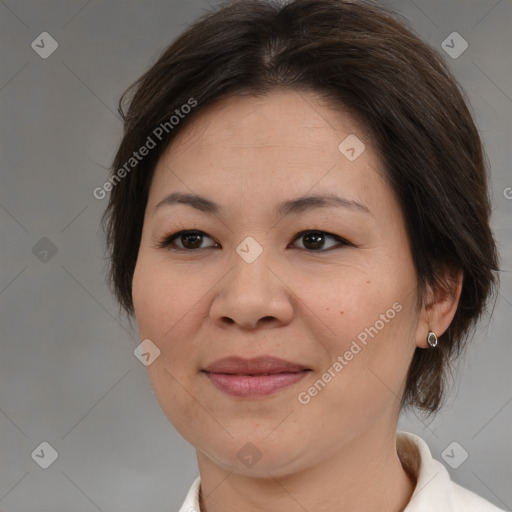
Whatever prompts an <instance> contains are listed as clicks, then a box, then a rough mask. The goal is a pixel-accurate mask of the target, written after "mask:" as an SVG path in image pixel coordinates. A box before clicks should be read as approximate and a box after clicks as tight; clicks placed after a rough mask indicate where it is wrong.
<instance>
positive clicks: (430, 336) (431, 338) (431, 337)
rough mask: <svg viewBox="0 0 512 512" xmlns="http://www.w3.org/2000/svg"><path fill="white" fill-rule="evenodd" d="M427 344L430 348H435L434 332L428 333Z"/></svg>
mask: <svg viewBox="0 0 512 512" xmlns="http://www.w3.org/2000/svg"><path fill="white" fill-rule="evenodd" d="M427 342H428V344H429V345H430V346H431V347H432V348H435V347H437V335H436V333H435V332H434V331H429V332H428V336H427Z"/></svg>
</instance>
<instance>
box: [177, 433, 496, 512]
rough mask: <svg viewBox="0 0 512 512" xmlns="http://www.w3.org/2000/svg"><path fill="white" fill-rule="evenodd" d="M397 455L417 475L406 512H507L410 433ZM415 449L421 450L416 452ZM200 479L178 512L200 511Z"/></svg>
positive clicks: (398, 440) (400, 436) (400, 442)
mask: <svg viewBox="0 0 512 512" xmlns="http://www.w3.org/2000/svg"><path fill="white" fill-rule="evenodd" d="M396 445H397V452H398V455H399V457H400V460H401V461H402V464H406V465H407V464H408V462H407V460H405V459H406V458H407V459H408V460H409V462H410V463H411V464H412V465H413V466H414V465H416V467H415V468H414V467H412V468H411V469H412V471H413V473H414V474H415V475H416V487H415V489H414V492H413V494H412V496H411V499H410V500H409V503H408V505H407V507H406V508H405V510H404V512H504V510H503V509H500V508H498V507H496V506H494V505H493V504H492V503H490V502H489V501H487V500H485V499H484V498H482V497H480V496H478V494H475V493H474V492H472V491H470V490H468V489H466V488H464V487H462V486H461V485H459V484H457V483H455V482H454V481H453V480H451V478H450V474H449V473H448V471H447V469H446V468H445V466H444V465H443V464H442V463H441V462H439V461H438V460H435V459H434V458H432V454H431V453H430V449H429V447H428V445H427V443H426V442H425V441H423V439H421V437H418V436H416V435H414V434H411V433H409V432H400V431H398V432H397V435H396ZM414 446H416V447H417V449H418V451H417V452H416V451H415V450H414ZM200 483H201V479H200V477H197V478H196V479H195V480H194V483H193V484H192V487H190V490H189V491H188V494H187V497H186V498H185V502H184V503H183V505H182V506H181V508H180V510H179V512H200V508H199V498H198V493H199V484H200Z"/></svg>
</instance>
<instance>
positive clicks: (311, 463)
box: [104, 0, 499, 512]
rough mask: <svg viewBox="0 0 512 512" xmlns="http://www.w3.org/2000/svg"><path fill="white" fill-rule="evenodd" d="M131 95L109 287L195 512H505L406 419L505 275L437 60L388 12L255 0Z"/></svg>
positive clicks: (192, 34)
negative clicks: (187, 466)
mask: <svg viewBox="0 0 512 512" xmlns="http://www.w3.org/2000/svg"><path fill="white" fill-rule="evenodd" d="M130 91H132V92H133V95H132V97H131V101H130V105H129V109H128V110H127V112H126V113H124V111H123V107H122V104H123V100H124V99H125V96H124V95H123V98H122V99H121V102H120V110H121V112H122V113H123V115H124V118H125V132H124V137H123V140H122V142H121V144H120V146H119V149H118V151H117V154H116V157H115V161H114V165H113V174H112V178H111V183H112V187H111V188H112V192H111V196H110V202H109V205H108V208H107V210H106V212H105V217H104V220H105V221H106V225H107V241H108V244H109V248H110V251H111V256H112V266H111V270H110V279H111V281H110V282H111V285H112V288H113V291H114V293H115V294H116V296H117V298H118V300H119V303H120V305H121V306H122V307H123V308H124V309H125V310H126V312H127V313H128V314H129V315H134V316H135V318H136V320H137V324H138V328H139V334H140V339H141V340H144V341H143V344H142V346H143V349H144V354H145V357H146V362H147V370H148V372H149V378H150V381H151V385H152V387H153V389H154V392H155V395H156V397H157V399H158V402H159V404H160V406H161V407H162V410H163V411H164V413H165V414H166V415H167V417H168V418H169V420H170V422H171V423H172V424H173V425H174V426H175V428H176V429H177V430H178V432H180V434H181V435H182V436H183V437H184V438H185V439H186V440H187V441H188V442H190V443H191V444H192V445H193V446H194V447H195V448H196V452H197V460H198V466H199V475H200V476H199V477H198V478H197V479H196V480H195V482H194V483H193V485H192V487H191V489H190V492H189V494H188V496H187V498H186V500H185V503H184V504H183V507H182V508H181V511H182V512H185V511H192V510H201V511H202V512H204V511H207V512H217V511H221V510H222V511H223V512H226V511H229V510H261V511H274V510H281V509H287V510H309V511H312V510H315V511H325V512H327V511H334V510H336V511H339V510H340V509H341V508H342V509H343V510H344V511H345V512H352V511H359V512H360V511H365V512H371V511H377V510H378V511H380V512H395V511H398V510H400V511H402V510H406V511H407V512H414V511H420V510H421V511H434V510H436V511H440V510H442V511H456V510H457V511H458V510H464V511H466V512H468V511H478V512H483V511H497V510H499V509H497V508H496V507H495V506H494V505H492V504H491V503H489V502H487V501H485V500H484V499H483V498H481V497H479V496H477V495H476V494H474V493H472V492H470V491H469V490H467V489H464V488H462V487H461V486H459V485H457V484H456V483H455V482H453V481H451V480H450V477H449V474H448V472H447V471H446V469H445V468H444V466H443V465H442V464H441V463H440V462H438V461H436V460H434V459H433V458H432V456H431V454H430V451H429V448H428V446H427V445H426V443H425V442H424V441H423V440H422V439H420V438H419V437H417V436H414V435H412V434H409V433H405V432H397V430H396V429H397V422H398V417H399V414H400V412H401V411H403V410H404V409H406V408H409V407H415V408H417V409H418V410H421V411H425V412H427V413H428V414H433V413H435V412H436V411H437V410H439V408H440V407H441V405H442V403H443V397H444V385H443V383H444V379H445V374H446V371H447V369H448V365H449V364H450V362H451V361H453V360H454V359H455V358H456V357H457V356H458V355H459V354H460V353H461V351H462V349H463V348H464V346H465V340H466V338H467V335H468V333H469V332H470V329H471V328H472V327H473V325H474V323H475V321H476V320H477V319H478V318H479V316H480V315H481V313H482V312H483V311H484V309H485V307H486V304H487V301H488V299H489V297H490V296H491V294H492V292H493V291H494V290H495V283H496V276H495V271H497V269H498V263H497V253H496V247H495V243H494V239H493V236H492V233H491V230H490V228H489V213H490V207H489V201H488V196H487V184H486V168H485V161H484V152H483V149H482V144H481V140H480V138H479V135H478V132H477V130H476V128H475V124H474V122H473V120H472V118H471V115H470V113H469V111H468V108H467V106H466V104H465V102H464V99H463V96H462V94H461V92H460V90H459V89H458V87H457V85H456V82H455V80H454V78H453V77H452V75H451V74H450V72H449V71H448V69H447V67H446V65H445V64H444V63H443V61H442V59H440V58H439V57H438V56H437V54H436V53H435V52H434V51H433V50H432V49H431V48H430V47H429V46H428V45H426V44H425V43H423V42H422V41H421V40H419V39H418V37H417V36H416V35H414V34H413V33H412V32H411V31H410V30H409V29H408V28H407V27H406V26H404V25H403V24H402V23H400V22H399V21H397V20H396V19H395V17H393V15H392V13H391V12H390V11H387V10H385V9H384V8H382V7H378V6H377V5H376V4H375V3H371V2H356V3H352V2H348V1H342V0H296V1H292V2H289V3H287V4H286V5H284V4H283V3H271V2H266V1H239V2H233V3H231V4H227V5H225V6H223V7H222V8H220V9H218V10H217V11H216V12H214V13H211V14H209V15H206V16H204V17H203V18H202V19H201V20H198V21H197V22H196V23H195V24H194V25H193V26H192V27H191V28H189V29H188V30H187V31H186V32H185V33H183V34H182V35H181V36H180V37H179V38H178V39H177V40H176V41H175V42H174V43H173V44H172V45H171V46H170V47H169V48H168V49H167V50H166V51H165V52H164V53H163V54H162V56H161V57H160V58H159V60H158V61H157V62H156V63H155V64H154V65H153V66H152V67H151V68H150V69H149V70H148V71H147V72H146V73H145V74H144V75H143V76H142V77H141V78H140V79H139V80H138V81H137V82H136V83H135V84H134V85H133V86H132V88H131V89H130ZM340 507H341V508H340Z"/></svg>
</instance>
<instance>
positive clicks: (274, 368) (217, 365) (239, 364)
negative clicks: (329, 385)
mask: <svg viewBox="0 0 512 512" xmlns="http://www.w3.org/2000/svg"><path fill="white" fill-rule="evenodd" d="M303 370H309V368H306V367H305V366H303V365H300V364H296V363H291V362H290V361H286V360H284V359H280V358H278V357H272V356H259V357H253V358H251V359H245V358H243V357H237V356H231V357H225V358H223V359H218V360H217V361H214V362H213V363H212V364H210V365H209V366H207V367H206V368H205V369H204V371H206V372H208V373H227V374H232V375H265V374H274V373H284V372H300V371H303Z"/></svg>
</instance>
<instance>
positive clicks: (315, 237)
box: [304, 233, 324, 249]
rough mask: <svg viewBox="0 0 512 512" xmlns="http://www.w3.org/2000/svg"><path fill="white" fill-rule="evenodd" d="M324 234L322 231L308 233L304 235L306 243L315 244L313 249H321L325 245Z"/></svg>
mask: <svg viewBox="0 0 512 512" xmlns="http://www.w3.org/2000/svg"><path fill="white" fill-rule="evenodd" d="M323 238H324V236H323V235H322V234H321V233H308V234H306V235H304V245H306V246H307V244H308V243H310V245H313V247H312V248H313V249H320V248H321V247H322V245H323V241H324V240H323Z"/></svg>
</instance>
